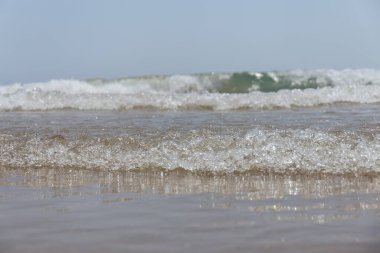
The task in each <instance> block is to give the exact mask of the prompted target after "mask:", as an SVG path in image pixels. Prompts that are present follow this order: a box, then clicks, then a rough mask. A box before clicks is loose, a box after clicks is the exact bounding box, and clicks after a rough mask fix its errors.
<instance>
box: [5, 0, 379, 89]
mask: <svg viewBox="0 0 380 253" xmlns="http://www.w3.org/2000/svg"><path fill="white" fill-rule="evenodd" d="M293 68H302V69H313V68H336V69H342V68H379V69H380V1H377V0H356V1H354V0H335V1H334V0H315V1H306V0H293V1H290V0H289V1H285V0H262V1H254V0H246V1H244V0H150V1H149V0H134V1H133V0H130V1H128V0H119V1H117V0H88V1H86V0H23V1H22V0H0V83H2V84H5V83H13V82H31V81H46V80H49V79H53V78H56V79H57V78H91V77H104V78H114V77H122V76H130V75H145V74H173V73H194V72H209V71H216V72H219V71H243V70H257V71H263V70H285V69H293Z"/></svg>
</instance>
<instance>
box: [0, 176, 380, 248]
mask: <svg viewBox="0 0 380 253" xmlns="http://www.w3.org/2000/svg"><path fill="white" fill-rule="evenodd" d="M0 185H1V186H0V189H1V191H0V192H1V195H0V202H1V205H0V213H1V217H2V219H0V227H1V232H0V237H1V240H0V245H1V247H0V252H105V251H107V252H204V251H207V252H279V251H281V252H326V251H328V252H377V250H378V248H379V247H380V243H379V238H380V178H378V177H344V176H284V175H281V176H279V175H250V174H247V173H245V174H226V175H202V174H201V175H199V174H195V173H189V172H185V171H171V172H162V171H157V172H120V171H114V172H104V171H89V170H71V171H67V170H65V169H55V170H54V169H30V170H24V169H3V170H1V178H0Z"/></svg>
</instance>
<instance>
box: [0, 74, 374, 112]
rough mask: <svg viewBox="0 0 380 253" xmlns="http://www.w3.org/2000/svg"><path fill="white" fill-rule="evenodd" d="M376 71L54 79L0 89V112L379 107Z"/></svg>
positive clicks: (6, 86) (0, 87) (1, 87)
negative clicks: (349, 105)
mask: <svg viewBox="0 0 380 253" xmlns="http://www.w3.org/2000/svg"><path fill="white" fill-rule="evenodd" d="M379 102H380V70H371V69H358V70H349V69H348V70H341V71H337V70H331V69H325V70H312V71H304V70H293V71H286V72H260V73H258V72H252V73H250V72H241V73H217V74H216V73H208V74H195V75H171V76H147V77H135V78H124V79H117V80H102V79H93V80H52V81H49V82H45V83H26V84H11V85H5V86H0V111H14V110H26V111H28V110H61V109H74V110H131V109H143V108H152V109H156V110H189V109H203V110H239V109H240V110H242V109H251V110H255V109H274V108H291V107H312V106H318V105H326V104H336V103H362V104H367V103H379Z"/></svg>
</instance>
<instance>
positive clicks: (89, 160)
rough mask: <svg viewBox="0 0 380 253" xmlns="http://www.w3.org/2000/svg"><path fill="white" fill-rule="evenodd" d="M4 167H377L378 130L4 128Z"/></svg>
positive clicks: (362, 170)
mask: <svg viewBox="0 0 380 253" xmlns="http://www.w3.org/2000/svg"><path fill="white" fill-rule="evenodd" d="M0 152H1V156H0V166H6V167H9V166H10V167H39V168H85V169H94V168H95V169H99V170H106V171H109V170H118V171H119V170H142V169H149V170H151V169H154V168H159V169H165V170H174V169H178V168H181V169H185V170H187V171H200V172H211V173H214V172H247V171H259V172H263V171H265V172H274V173H307V174H310V173H332V174H347V173H353V174H366V173H375V174H378V173H380V157H379V154H380V135H379V133H378V132H376V131H375V132H357V131H356V132H350V131H319V130H313V129H284V130H279V129H277V130H276V129H265V128H255V129H251V130H244V131H236V130H231V131H230V132H227V133H223V134H220V133H219V132H218V131H217V130H207V129H198V130H192V131H188V132H178V131H167V132H157V133H153V134H149V135H148V134H142V135H135V134H133V135H128V134H125V135H117V136H92V135H78V136H64V135H60V134H58V135H57V134H56V135H44V136H41V135H35V134H33V133H26V134H19V135H17V134H12V135H10V134H3V135H0Z"/></svg>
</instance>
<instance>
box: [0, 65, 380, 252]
mask: <svg viewBox="0 0 380 253" xmlns="http://www.w3.org/2000/svg"><path fill="white" fill-rule="evenodd" d="M379 105H380V71H379V70H372V69H354V70H350V69H347V70H332V69H323V70H307V71H306V70H291V71H282V72H275V71H274V72H238V73H204V74H192V75H167V76H144V77H130V78H120V79H114V80H105V79H90V80H51V81H48V82H43V83H23V84H9V85H1V86H0V252H52V251H54V252H105V251H107V252H279V251H281V252H326V251H328V252H378V249H379V248H380V110H379V108H380V107H379Z"/></svg>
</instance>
